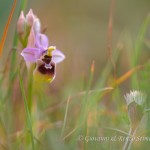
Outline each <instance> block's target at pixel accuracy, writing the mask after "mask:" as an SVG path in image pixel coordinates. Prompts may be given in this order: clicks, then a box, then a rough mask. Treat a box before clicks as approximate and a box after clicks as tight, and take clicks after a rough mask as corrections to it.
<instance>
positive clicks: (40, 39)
mask: <svg viewBox="0 0 150 150" xmlns="http://www.w3.org/2000/svg"><path fill="white" fill-rule="evenodd" d="M48 45H49V42H48V38H47V36H46V35H44V34H41V33H39V34H37V35H36V46H37V48H40V49H43V50H46V49H47V48H48Z"/></svg>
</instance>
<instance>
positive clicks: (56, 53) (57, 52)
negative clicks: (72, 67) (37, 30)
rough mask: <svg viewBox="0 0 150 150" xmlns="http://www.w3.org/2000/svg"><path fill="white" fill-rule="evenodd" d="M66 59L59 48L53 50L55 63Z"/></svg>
mask: <svg viewBox="0 0 150 150" xmlns="http://www.w3.org/2000/svg"><path fill="white" fill-rule="evenodd" d="M64 59H65V55H64V54H63V53H62V52H61V51H60V50H58V49H56V50H54V51H52V61H53V62H54V63H60V62H61V61H63V60H64Z"/></svg>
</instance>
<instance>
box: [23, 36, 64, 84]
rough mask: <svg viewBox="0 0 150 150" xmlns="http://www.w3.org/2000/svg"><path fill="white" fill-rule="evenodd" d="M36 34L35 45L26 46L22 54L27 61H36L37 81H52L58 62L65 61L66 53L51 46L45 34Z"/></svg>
mask: <svg viewBox="0 0 150 150" xmlns="http://www.w3.org/2000/svg"><path fill="white" fill-rule="evenodd" d="M35 36H36V37H35V41H33V42H34V45H32V47H26V48H24V49H23V51H22V53H21V55H22V56H23V57H24V60H25V61H26V62H27V63H28V62H30V63H36V68H35V70H34V78H35V80H36V81H42V82H51V81H52V80H53V79H54V78H55V68H56V64H57V63H60V62H61V61H63V60H64V59H65V55H64V54H63V53H62V52H61V51H60V50H58V49H56V47H55V46H49V41H48V38H47V36H46V35H45V34H41V33H38V34H36V35H35ZM32 44H33V43H32Z"/></svg>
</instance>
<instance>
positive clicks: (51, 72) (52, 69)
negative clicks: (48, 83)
mask: <svg viewBox="0 0 150 150" xmlns="http://www.w3.org/2000/svg"><path fill="white" fill-rule="evenodd" d="M38 71H39V72H40V73H41V74H48V75H52V76H53V75H54V74H55V63H53V62H51V63H50V67H47V66H45V64H44V63H43V64H42V65H40V66H39V67H38Z"/></svg>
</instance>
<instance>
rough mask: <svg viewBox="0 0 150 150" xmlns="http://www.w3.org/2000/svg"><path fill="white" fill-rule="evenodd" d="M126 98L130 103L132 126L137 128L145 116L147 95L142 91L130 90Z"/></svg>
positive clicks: (129, 110)
mask: <svg viewBox="0 0 150 150" xmlns="http://www.w3.org/2000/svg"><path fill="white" fill-rule="evenodd" d="M124 98H125V100H126V103H127V105H128V114H129V118H130V123H131V126H132V128H133V129H136V127H137V126H138V124H139V123H140V121H141V119H142V117H143V111H144V104H145V99H146V95H145V94H144V93H142V92H140V91H130V93H128V94H126V95H125V96H124Z"/></svg>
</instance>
